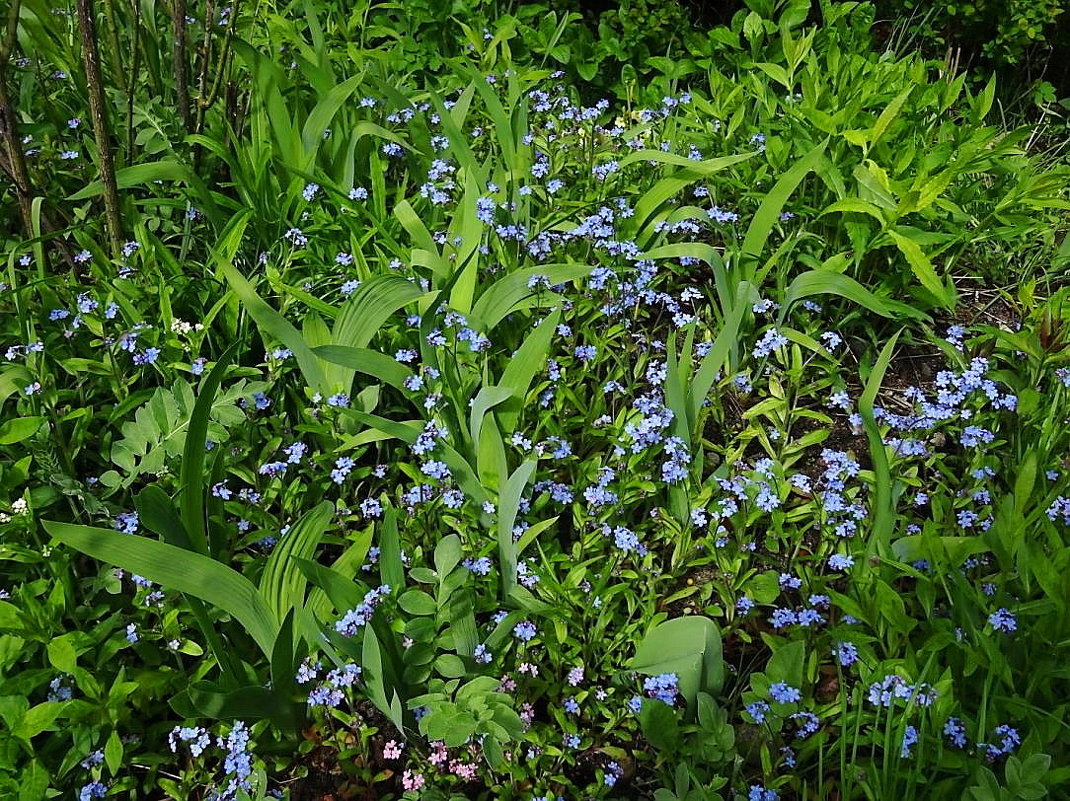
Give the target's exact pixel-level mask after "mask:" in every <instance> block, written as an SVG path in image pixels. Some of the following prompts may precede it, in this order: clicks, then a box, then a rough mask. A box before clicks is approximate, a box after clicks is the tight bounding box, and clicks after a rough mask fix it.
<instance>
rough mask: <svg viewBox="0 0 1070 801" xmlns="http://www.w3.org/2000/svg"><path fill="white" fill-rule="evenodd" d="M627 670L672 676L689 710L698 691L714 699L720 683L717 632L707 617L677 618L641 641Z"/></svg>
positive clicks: (668, 621) (662, 625)
mask: <svg viewBox="0 0 1070 801" xmlns="http://www.w3.org/2000/svg"><path fill="white" fill-rule="evenodd" d="M629 668H630V669H631V670H635V671H637V672H639V673H642V674H644V675H647V676H657V675H659V674H661V673H675V674H676V675H677V678H678V679H679V687H680V694H681V695H683V696H684V698H685V699H687V704H688V708H689V709H691V710H693V709H694V708H695V704H696V701H697V697H698V693H699V691H700V690H701V691H703V692H708V693H710V695H714V696H716V695H717V693H718V692H720V689H721V684H722V682H723V680H724V661H723V658H722V656H721V632H720V630H719V629H718V628H717V624H716V623H714V622H713V620H711V619H710V618H708V617H703V616H701V615H693V616H690V617H678V618H673V619H672V620H666V621H665V622H663V623H661V624H659V625H657V626H654V627H653V628H652V629H650V630H649V631H648V632H647V633H646V636H644V637H643V639H642V641H641V642H640V643H639V647H638V649H637V650H636V653H635V657H634V658H633V659H632V660H631V662H630V663H629Z"/></svg>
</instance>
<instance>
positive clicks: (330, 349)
mask: <svg viewBox="0 0 1070 801" xmlns="http://www.w3.org/2000/svg"><path fill="white" fill-rule="evenodd" d="M312 352H313V353H314V354H316V356H318V357H319V358H321V359H323V360H324V361H327V362H331V363H332V364H337V365H341V366H342V367H345V368H346V369H348V370H349V371H351V372H350V374H352V373H363V374H364V375H370V376H371V377H372V378H377V379H379V380H380V381H382V382H383V383H384V384H389V385H390V386H392V387H395V388H397V389H403V388H404V386H405V379H406V378H409V377H410V376H411V375H412V370H410V369H409V368H408V367H406V366H405V365H404V364H401V363H400V362H398V361H397V360H396V359H393V358H391V357H390V356H387V355H386V354H385V353H380V352H379V351H377V350H370V349H368V348H351V347H348V346H346V345H320V346H319V347H317V348H313V349H312ZM337 383H338V384H340V385H341V386H342V387H348V386H349V385H350V384H352V378H350V380H349V381H348V382H346V381H345V380H344V379H343V380H341V381H339V382H337Z"/></svg>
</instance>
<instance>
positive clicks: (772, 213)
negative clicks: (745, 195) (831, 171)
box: [742, 139, 828, 259]
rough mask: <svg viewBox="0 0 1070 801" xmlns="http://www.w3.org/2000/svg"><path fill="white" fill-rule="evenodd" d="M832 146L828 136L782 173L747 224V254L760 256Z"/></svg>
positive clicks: (744, 243) (745, 241)
mask: <svg viewBox="0 0 1070 801" xmlns="http://www.w3.org/2000/svg"><path fill="white" fill-rule="evenodd" d="M827 147H828V140H827V139H826V140H825V141H824V142H822V143H821V144H820V145H818V146H817V147H815V148H814V149H813V150H811V151H810V152H809V153H807V154H806V155H804V156H803V157H802V158H800V159H799V160H798V161H796V162H795V163H794V164H793V165H792V166H791V169H789V170H788V171H787V172H786V173H784V174H783V175H782V176H780V179H779V180H778V181H777V182H776V184H775V185H774V186H773V188H772V189H771V190H769V193H768V194H767V195H766V196H765V199H764V200H762V204H761V205H760V206H759V207H758V211H757V212H755V214H754V218H753V219H752V220H751V223H750V225H749V226H748V227H747V234H746V236H745V237H744V238H743V248H742V250H743V255H744V256H749V257H751V258H754V259H757V258H758V257H759V256H760V255H761V253H762V251H763V250H764V249H765V245H766V241H767V240H768V239H769V234H770V232H772V230H773V226H775V225H776V223H777V221H778V220H779V219H780V213H781V211H783V209H784V204H785V203H787V202H788V198H789V197H791V194H792V193H793V192H794V191H795V189H796V188H797V187H798V186H799V184H800V183H802V180H803V178H805V177H806V175H807V173H809V172H810V171H811V170H813V169H814V168H815V167H816V166H817V164H818V162H820V161H821V158H822V157H823V156H824V154H825V149H826V148H827Z"/></svg>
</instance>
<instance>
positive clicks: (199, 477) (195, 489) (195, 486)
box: [135, 343, 238, 575]
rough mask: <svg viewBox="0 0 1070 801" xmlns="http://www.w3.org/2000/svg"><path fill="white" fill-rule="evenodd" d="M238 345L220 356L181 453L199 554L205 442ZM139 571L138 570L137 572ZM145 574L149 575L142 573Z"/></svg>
mask: <svg viewBox="0 0 1070 801" xmlns="http://www.w3.org/2000/svg"><path fill="white" fill-rule="evenodd" d="M237 347H238V343H234V344H233V345H231V346H230V347H229V348H227V350H226V351H225V352H224V353H223V355H222V356H220V357H219V361H218V362H216V365H215V367H213V368H212V371H211V372H210V373H209V374H208V377H207V378H205V380H204V383H203V384H201V391H200V393H198V395H197V402H196V403H195V404H194V405H193V412H192V413H191V414H190V419H189V426H188V430H187V433H186V445H185V448H184V450H183V453H182V469H181V475H180V477H179V480H180V482H181V485H182V504H181V509H182V524H183V526H184V527H185V529H186V536H187V537H189V541H190V544H191V545H192V546H193V549H194V550H196V551H197V552H198V553H202V554H207V553H208V521H207V520H206V519H205V515H204V496H205V492H206V487H205V478H206V476H205V471H204V459H205V442H206V441H207V437H208V416H209V414H210V413H211V411H212V404H213V402H214V400H215V394H216V392H217V391H218V390H219V385H220V383H221V382H222V381H223V374H224V373H225V372H226V370H227V367H228V366H229V365H230V360H231V359H232V358H233V357H234V352H235V351H236V350H237ZM135 572H137V571H135ZM141 575H146V574H144V573H143V574H141Z"/></svg>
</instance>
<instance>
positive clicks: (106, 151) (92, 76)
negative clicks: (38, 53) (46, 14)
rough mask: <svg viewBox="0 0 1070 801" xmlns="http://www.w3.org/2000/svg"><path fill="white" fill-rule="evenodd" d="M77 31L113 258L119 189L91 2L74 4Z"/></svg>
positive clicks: (117, 246) (118, 240)
mask: <svg viewBox="0 0 1070 801" xmlns="http://www.w3.org/2000/svg"><path fill="white" fill-rule="evenodd" d="M77 2H78V28H79V30H80V31H81V35H82V64H83V66H84V67H85V77H86V85H87V87H88V90H89V115H90V117H92V120H93V135H94V137H95V138H96V142H97V157H98V159H99V161H100V179H101V182H102V183H103V185H104V215H105V223H106V225H107V229H108V240H109V242H110V244H111V250H112V254H113V255H116V256H117V255H118V254H119V251H120V249H121V248H122V239H123V236H122V218H121V217H120V213H119V187H118V184H117V183H116V179H115V160H114V157H113V156H112V149H111V142H110V140H109V136H108V130H109V129H108V119H107V115H106V110H105V106H104V80H103V78H102V76H101V72H100V51H99V50H98V48H97V32H96V24H95V20H94V17H93V4H92V0H77Z"/></svg>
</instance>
